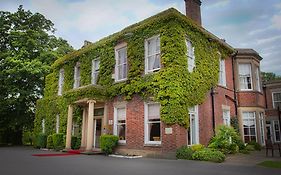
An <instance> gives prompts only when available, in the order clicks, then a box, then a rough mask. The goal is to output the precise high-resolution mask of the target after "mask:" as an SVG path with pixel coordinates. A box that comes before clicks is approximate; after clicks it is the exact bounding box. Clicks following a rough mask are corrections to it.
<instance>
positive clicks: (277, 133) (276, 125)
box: [273, 120, 281, 142]
mask: <svg viewBox="0 0 281 175" xmlns="http://www.w3.org/2000/svg"><path fill="white" fill-rule="evenodd" d="M273 128H274V141H275V142H280V141H281V136H280V125H279V121H278V120H274V121H273Z"/></svg>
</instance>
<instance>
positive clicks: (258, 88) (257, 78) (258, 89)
mask: <svg viewBox="0 0 281 175" xmlns="http://www.w3.org/2000/svg"><path fill="white" fill-rule="evenodd" d="M256 88H257V91H259V92H260V91H261V82H260V69H259V68H258V67H256Z"/></svg>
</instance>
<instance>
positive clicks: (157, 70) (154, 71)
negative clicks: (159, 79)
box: [145, 68, 161, 74]
mask: <svg viewBox="0 0 281 175" xmlns="http://www.w3.org/2000/svg"><path fill="white" fill-rule="evenodd" d="M160 69H161V68H158V69H153V70H149V71H148V70H147V71H145V74H153V73H156V72H159V71H160Z"/></svg>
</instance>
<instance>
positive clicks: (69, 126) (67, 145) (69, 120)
mask: <svg viewBox="0 0 281 175" xmlns="http://www.w3.org/2000/svg"><path fill="white" fill-rule="evenodd" d="M72 115H73V107H72V106H71V105H69V106H68V115H67V129H66V143H65V149H71V130H72Z"/></svg>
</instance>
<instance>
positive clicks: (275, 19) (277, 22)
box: [271, 14, 281, 30]
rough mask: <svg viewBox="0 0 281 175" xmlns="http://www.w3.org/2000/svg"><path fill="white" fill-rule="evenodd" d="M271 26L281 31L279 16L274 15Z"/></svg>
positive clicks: (280, 18)
mask: <svg viewBox="0 0 281 175" xmlns="http://www.w3.org/2000/svg"><path fill="white" fill-rule="evenodd" d="M271 22H272V25H273V26H274V27H275V28H276V29H279V30H281V14H280V15H274V16H273V17H272V19H271Z"/></svg>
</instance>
